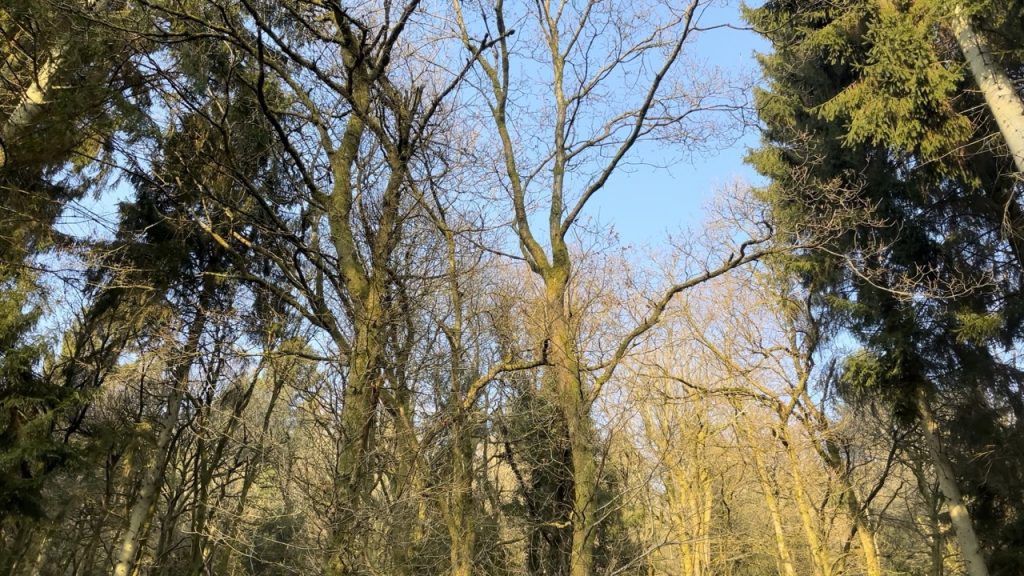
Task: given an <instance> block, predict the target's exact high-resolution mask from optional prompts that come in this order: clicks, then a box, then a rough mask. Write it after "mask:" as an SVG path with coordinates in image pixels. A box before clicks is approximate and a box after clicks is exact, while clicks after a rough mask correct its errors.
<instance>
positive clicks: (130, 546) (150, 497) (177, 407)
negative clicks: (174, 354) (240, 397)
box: [112, 280, 213, 576]
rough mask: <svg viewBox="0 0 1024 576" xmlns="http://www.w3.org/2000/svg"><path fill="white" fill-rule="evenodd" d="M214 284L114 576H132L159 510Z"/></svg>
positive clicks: (200, 309)
mask: <svg viewBox="0 0 1024 576" xmlns="http://www.w3.org/2000/svg"><path fill="white" fill-rule="evenodd" d="M212 291H213V283H212V282H210V281H209V280H207V281H206V285H205V286H204V287H203V295H202V296H201V297H200V299H199V305H198V306H197V309H196V315H195V319H193V321H192V324H191V325H190V326H189V332H188V338H187V341H186V343H185V347H184V349H183V356H182V358H180V359H178V365H177V368H176V369H175V370H174V374H173V376H172V379H171V380H172V383H171V385H172V388H171V391H170V393H169V394H168V396H167V412H166V414H165V415H164V417H163V418H162V419H161V422H160V425H161V428H160V433H159V435H158V436H157V442H156V447H155V450H156V462H154V463H153V466H151V467H150V468H149V469H148V470H147V471H146V472H145V477H144V479H143V483H142V488H141V490H140V491H139V497H138V499H137V500H136V501H135V504H134V505H133V506H132V509H131V512H130V514H129V517H128V527H127V528H126V529H125V532H124V534H123V535H122V536H121V543H120V545H119V546H118V553H117V562H116V563H115V564H114V570H113V572H112V574H113V576H129V574H132V573H133V571H134V568H135V562H136V560H137V559H138V553H139V543H140V542H141V540H142V535H143V526H146V525H147V524H148V523H149V520H150V519H151V518H152V515H153V510H154V508H155V506H156V500H157V496H158V495H159V494H160V489H161V487H162V486H163V484H164V476H165V473H166V470H167V464H168V462H169V460H170V451H171V450H170V449H171V441H172V440H173V438H174V432H175V430H176V429H177V427H178V415H179V414H180V412H181V402H182V399H183V398H184V395H185V388H186V387H187V385H188V379H189V373H190V372H191V371H192V364H193V361H194V359H195V357H196V355H197V353H198V352H199V342H200V339H201V337H202V333H203V331H204V330H205V328H206V318H207V317H206V310H205V309H204V307H205V304H206V302H207V301H208V300H209V298H210V296H212Z"/></svg>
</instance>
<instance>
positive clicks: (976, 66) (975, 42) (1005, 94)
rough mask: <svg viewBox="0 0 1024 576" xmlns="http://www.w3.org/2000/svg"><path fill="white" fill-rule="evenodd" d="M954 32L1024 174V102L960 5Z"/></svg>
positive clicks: (1018, 166) (957, 9)
mask: <svg viewBox="0 0 1024 576" xmlns="http://www.w3.org/2000/svg"><path fill="white" fill-rule="evenodd" d="M952 29H953V34H954V35H955V36H956V40H957V44H958V45H959V46H960V50H961V51H962V52H963V53H964V59H965V60H966V61H967V64H968V66H969V67H970V70H971V76H972V77H973V78H974V81H975V83H976V84H977V85H978V88H979V89H980V90H981V93H982V94H983V95H984V96H985V103H986V104H988V109H989V111H990V112H991V113H992V117H993V118H995V121H996V125H997V126H999V132H1000V133H1002V135H1003V139H1004V140H1005V141H1006V146H1007V148H1009V150H1010V155H1011V156H1012V157H1013V162H1014V164H1015V165H1016V166H1017V172H1018V173H1020V174H1024V102H1021V99H1020V96H1018V95H1017V91H1016V90H1015V89H1014V85H1013V81H1012V80H1010V77H1009V76H1008V75H1007V74H1006V71H1005V70H1003V69H1002V68H1001V67H1000V66H999V64H998V63H997V62H996V61H995V58H994V56H993V55H992V49H991V48H990V47H989V44H988V41H987V40H986V39H985V37H984V36H982V35H981V34H980V33H978V31H977V30H975V29H974V26H972V25H971V22H970V19H969V18H968V16H967V15H966V14H964V10H963V7H962V6H960V5H959V3H957V6H956V7H955V8H954V9H953V21H952Z"/></svg>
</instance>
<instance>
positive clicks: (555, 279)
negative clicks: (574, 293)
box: [545, 264, 598, 576]
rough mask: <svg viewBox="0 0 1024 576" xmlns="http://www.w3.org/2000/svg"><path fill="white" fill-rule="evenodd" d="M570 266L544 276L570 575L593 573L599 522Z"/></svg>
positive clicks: (588, 404) (593, 463)
mask: <svg viewBox="0 0 1024 576" xmlns="http://www.w3.org/2000/svg"><path fill="white" fill-rule="evenodd" d="M568 278H569V274H568V265H567V264H566V265H565V266H564V267H557V268H553V269H552V270H550V271H549V273H548V274H546V276H545V283H546V288H547V322H548V334H549V346H550V350H549V356H548V358H549V361H550V363H551V372H552V374H551V378H552V384H553V386H554V390H553V392H554V394H555V398H556V401H557V403H558V407H559V412H560V414H561V416H562V418H563V419H564V421H565V424H566V430H567V433H568V440H569V451H570V453H571V459H572V479H573V502H572V518H571V520H572V549H571V551H570V556H569V574H570V575H571V576H591V574H592V572H593V566H594V539H595V536H596V534H595V528H596V524H597V518H596V514H597V507H596V501H595V497H596V495H597V484H598V471H597V463H596V462H595V461H594V425H593V422H592V421H591V416H590V401H589V399H588V398H587V393H586V390H585V388H584V386H583V382H582V380H581V377H580V366H579V359H578V358H577V354H576V341H575V338H574V337H573V330H572V327H571V325H570V321H569V314H568V311H567V310H566V307H567V306H566V292H567V290H568Z"/></svg>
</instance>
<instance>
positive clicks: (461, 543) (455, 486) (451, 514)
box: [447, 409, 476, 576]
mask: <svg viewBox="0 0 1024 576" xmlns="http://www.w3.org/2000/svg"><path fill="white" fill-rule="evenodd" d="M458 410H459V414H458V415H457V416H456V421H455V422H454V423H453V424H452V456H453V458H452V492H451V495H450V496H449V503H448V510H447V513H448V514H447V515H448V535H449V537H450V538H451V540H452V543H451V551H450V553H449V555H450V560H451V574H452V576H472V574H473V550H474V549H475V548H476V532H475V526H474V522H473V442H472V437H471V436H470V431H469V429H468V422H467V418H466V414H465V412H464V411H462V410H461V409H458Z"/></svg>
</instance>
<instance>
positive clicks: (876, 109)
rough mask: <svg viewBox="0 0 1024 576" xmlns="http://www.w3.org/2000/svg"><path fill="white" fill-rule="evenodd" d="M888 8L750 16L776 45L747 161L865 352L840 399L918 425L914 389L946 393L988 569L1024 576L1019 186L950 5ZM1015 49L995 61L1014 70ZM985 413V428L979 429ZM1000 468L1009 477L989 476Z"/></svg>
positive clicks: (1015, 12)
mask: <svg viewBox="0 0 1024 576" xmlns="http://www.w3.org/2000/svg"><path fill="white" fill-rule="evenodd" d="M968 4H969V5H970V7H971V9H972V10H974V11H976V12H977V13H978V14H980V15H983V17H982V18H981V19H979V21H980V22H985V23H986V24H987V25H988V26H990V27H991V29H990V30H989V32H988V33H989V34H990V35H991V36H992V37H993V38H996V37H999V38H1002V39H1003V40H1005V39H1006V38H1008V37H1018V36H1019V34H1020V26H1019V23H1020V22H1021V21H1024V20H1022V17H1024V10H1022V6H1021V3H1019V2H1014V3H1009V4H1004V3H998V4H999V5H998V6H997V5H996V3H986V2H975V3H968ZM894 5H895V9H894V10H890V11H884V10H881V9H880V8H879V4H878V3H877V2H865V1H859V0H845V1H842V2H831V1H829V2H785V1H769V2H767V3H766V4H765V5H764V6H763V7H761V8H758V9H754V10H749V11H748V12H747V16H748V18H749V19H750V21H751V22H752V23H753V24H754V26H755V27H756V28H757V29H758V30H760V31H761V32H762V33H763V34H764V35H765V36H766V37H767V38H768V39H769V40H770V41H771V42H772V44H773V50H774V51H773V52H772V53H771V54H768V55H764V56H762V57H761V62H762V66H763V69H764V71H765V73H766V76H767V80H768V85H767V87H766V88H765V89H764V90H762V91H760V92H759V93H758V94H757V103H758V107H759V111H760V114H761V118H762V121H763V122H764V138H763V145H762V147H761V148H760V149H758V150H757V151H755V152H753V153H752V154H751V155H750V159H749V160H750V162H751V163H752V164H753V165H754V166H755V168H757V170H758V171H759V172H761V173H762V174H763V175H765V176H766V177H768V178H769V179H770V184H769V185H768V186H767V187H766V188H765V189H764V190H763V191H762V192H761V194H762V197H763V198H764V199H765V200H766V201H767V202H768V203H769V204H770V206H771V207H772V210H773V213H774V218H775V219H776V221H777V222H778V223H779V225H780V228H781V230H782V231H783V233H784V234H786V235H787V237H788V240H789V241H791V242H807V241H810V242H817V243H820V244H821V245H822V247H823V248H824V249H823V250H806V251H803V252H802V253H800V254H799V256H798V257H797V258H796V259H795V260H794V261H792V262H790V263H789V266H791V268H792V269H793V271H794V272H795V273H797V274H798V275H799V276H800V277H801V278H802V279H803V280H804V281H805V283H806V284H807V285H809V286H810V287H812V288H813V290H814V291H815V293H816V294H817V298H818V300H817V301H818V306H819V307H821V308H822V309H823V310H827V311H828V313H830V314H832V315H835V316H838V317H841V318H845V319H846V326H847V328H848V329H849V330H850V331H851V333H852V335H853V336H855V337H856V338H857V339H858V341H859V342H860V343H861V345H862V346H863V349H862V351H861V352H859V353H857V354H855V355H854V356H852V357H850V358H849V359H848V360H847V361H846V364H845V370H844V378H843V381H844V390H845V393H846V395H847V397H848V398H851V399H866V398H876V399H884V401H885V402H887V403H889V404H890V405H891V406H892V407H893V408H894V409H895V411H896V413H897V414H898V415H900V416H902V418H903V419H904V421H905V422H907V423H908V424H909V423H910V422H911V421H912V419H913V415H914V414H915V409H914V394H915V392H916V391H917V390H919V389H925V390H928V391H930V392H934V393H936V394H937V395H938V396H939V398H941V399H950V400H951V402H950V404H949V406H948V409H947V410H943V411H942V416H943V417H945V418H946V422H945V424H946V426H947V429H948V430H949V431H950V433H951V434H953V436H954V437H955V438H956V441H955V442H954V443H953V444H954V447H955V453H954V455H953V456H954V457H953V459H954V461H955V464H957V466H958V472H959V473H960V475H961V481H962V482H963V483H964V484H965V486H970V489H969V490H966V493H967V494H968V496H969V501H970V505H971V507H972V511H973V512H974V513H975V518H976V521H977V524H978V529H979V532H980V533H981V534H982V538H983V540H984V545H985V546H986V552H987V553H988V555H989V556H990V561H991V563H992V566H991V569H992V570H993V573H995V574H1015V573H1018V572H1019V571H1020V570H1021V569H1022V568H1024V565H1019V564H1017V563H1016V561H1010V560H1008V557H1009V555H1007V554H1006V553H1004V551H1007V550H1010V549H1012V548H1013V547H1019V546H1021V545H1022V544H1024V542H1021V541H1020V540H1019V535H1020V533H1021V529H1022V527H1024V522H1022V519H1024V514H1021V512H1022V510H1021V509H1020V508H1019V504H1014V503H1013V499H1014V498H1016V499H1017V500H1018V501H1024V492H1020V489H1019V488H1009V487H1010V486H1017V487H1019V486H1021V485H1024V458H1022V457H1021V454H1024V452H1021V451H1020V450H1019V447H1017V448H1014V446H1015V445H1016V442H1019V440H1018V441H1014V440H1011V438H1017V439H1019V438H1020V437H1021V435H1022V433H1024V428H1021V426H1022V424H1021V422H1022V421H1021V420H1020V418H1019V417H1018V416H1016V415H1013V416H1011V414H1012V413H1013V406H1014V404H1019V403H1020V391H1021V383H1022V381H1021V380H1020V374H1019V373H1018V371H1017V370H1016V368H1015V367H1014V364H1013V362H1014V361H1013V360H1012V357H1007V356H1005V354H1006V351H1007V350H1008V349H1009V350H1012V349H1013V348H1014V347H1016V345H1017V344H1018V343H1019V337H1020V334H1021V329H1022V325H1021V322H1020V318H1021V316H1020V303H1019V301H1020V289H1021V272H1022V269H1021V263H1022V259H1021V251H1020V239H1021V231H1022V228H1021V227H1020V224H1021V222H1022V221H1021V220H1020V218H1019V214H1020V207H1019V197H1020V189H1019V188H1020V184H1019V183H1017V182H1016V181H1015V180H1014V179H1013V178H1012V176H1009V175H1008V173H1009V171H1010V166H1011V165H1010V162H1009V159H1008V158H1007V157H1006V156H1004V155H1003V153H1002V152H1001V150H1000V149H999V148H998V147H997V146H993V145H992V144H991V142H992V141H993V140H996V139H998V138H999V135H998V133H997V132H994V127H993V123H992V121H991V119H990V118H989V117H988V116H987V113H986V112H985V107H984V103H983V102H982V101H981V100H980V98H979V96H978V95H977V94H976V93H974V92H972V91H971V88H972V87H971V85H970V81H971V80H970V78H969V77H968V76H965V74H964V72H963V65H962V64H961V63H960V58H959V54H958V52H957V50H956V48H955V43H954V42H953V41H952V39H951V38H950V37H949V34H948V32H946V31H945V30H946V29H945V28H944V23H945V22H947V21H948V18H949V17H950V15H951V13H950V7H949V5H948V3H944V2H926V1H922V2H913V3H908V2H904V3H899V2H895V3H894ZM1012 22H1016V23H1017V25H1013V24H1011V23H1012ZM1001 41H1002V40H1001ZM1019 46H1020V45H1019V44H1018V45H1017V46H1016V47H1014V48H1013V49H1011V50H1007V51H1005V52H1003V53H1002V56H1003V57H1004V58H1005V62H1004V63H1005V64H1006V65H1007V67H1008V69H1009V70H1011V73H1014V74H1016V73H1018V71H1019V70H1020V69H1021V62H1024V51H1021V50H1020V49H1019ZM1015 188H1016V189H1015ZM822 222H827V223H829V224H830V226H827V227H826V226H822V225H821V223H822ZM966 397H971V398H973V400H972V401H971V402H970V403H961V401H960V400H959V399H960V398H966ZM979 406H987V407H988V410H989V412H988V413H987V414H986V415H985V416H984V418H985V419H987V421H988V423H989V425H988V426H974V425H970V422H972V421H975V417H980V416H979V415H978V411H979ZM972 413H974V416H972V415H971V414H972ZM995 446H1005V448H1006V449H1005V450H1004V449H1002V448H1000V449H995V448H994V447H995ZM996 468H999V469H1000V470H1001V472H1000V474H1001V475H1002V479H997V477H996V476H992V475H986V474H985V473H983V472H980V470H983V469H987V470H990V471H991V470H994V469H996ZM1008 478H1015V479H1016V480H1013V481H1007V479H1008ZM997 486H998V487H1000V488H997ZM1008 490H1009V491H1011V492H1017V495H1016V496H1009V495H1008V493H1007V491H1008ZM997 493H998V494H999V496H996V495H995V494H997ZM996 500H998V501H999V503H998V504H996V503H995V501H996ZM1007 507H1009V508H1007ZM1009 509H1013V510H1015V511H1014V512H1010V511H1009Z"/></svg>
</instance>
